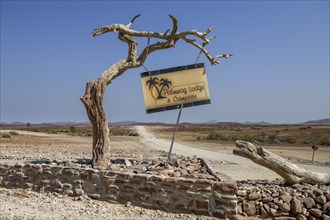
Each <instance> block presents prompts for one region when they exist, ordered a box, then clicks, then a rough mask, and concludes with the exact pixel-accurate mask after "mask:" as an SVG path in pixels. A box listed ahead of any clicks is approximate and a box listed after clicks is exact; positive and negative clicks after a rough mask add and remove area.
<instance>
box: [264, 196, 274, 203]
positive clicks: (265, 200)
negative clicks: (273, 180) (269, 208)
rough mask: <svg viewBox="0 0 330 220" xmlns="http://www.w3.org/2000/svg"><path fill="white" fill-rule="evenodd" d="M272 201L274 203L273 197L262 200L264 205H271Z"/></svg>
mask: <svg viewBox="0 0 330 220" xmlns="http://www.w3.org/2000/svg"><path fill="white" fill-rule="evenodd" d="M271 201H273V197H271V196H266V197H265V198H262V202H263V203H270V202H271Z"/></svg>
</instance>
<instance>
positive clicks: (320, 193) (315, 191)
mask: <svg viewBox="0 0 330 220" xmlns="http://www.w3.org/2000/svg"><path fill="white" fill-rule="evenodd" d="M313 194H314V195H315V196H319V195H323V191H322V190H321V189H314V190H313Z"/></svg>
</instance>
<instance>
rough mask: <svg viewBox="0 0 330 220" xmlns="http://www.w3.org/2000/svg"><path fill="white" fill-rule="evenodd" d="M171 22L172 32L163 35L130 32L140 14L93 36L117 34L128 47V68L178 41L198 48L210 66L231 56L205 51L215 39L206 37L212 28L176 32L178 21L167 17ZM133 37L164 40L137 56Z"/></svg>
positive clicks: (96, 32)
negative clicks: (124, 23)
mask: <svg viewBox="0 0 330 220" xmlns="http://www.w3.org/2000/svg"><path fill="white" fill-rule="evenodd" d="M169 16H170V18H171V20H172V30H171V29H168V30H166V31H165V32H164V33H159V32H152V31H149V32H147V31H137V30H132V29H131V26H132V24H133V23H134V21H135V20H136V19H137V18H138V17H140V14H138V15H136V16H134V17H133V19H132V20H131V21H130V23H128V24H127V25H123V24H112V25H108V26H104V27H100V28H96V29H94V31H93V36H94V37H95V36H99V35H102V34H105V33H107V32H113V33H117V32H118V33H119V34H118V38H119V39H120V40H121V41H124V42H126V43H127V44H128V46H129V54H128V57H127V61H129V62H132V66H131V67H130V68H135V67H139V66H141V65H142V63H143V62H145V60H146V58H147V56H148V55H149V54H150V53H152V52H154V51H157V50H162V49H168V48H170V47H174V45H175V44H176V42H177V41H178V40H180V39H181V40H184V41H185V42H187V43H189V44H191V45H193V46H194V47H196V48H198V49H199V50H200V51H201V52H202V53H203V54H204V55H205V56H206V57H207V59H208V60H209V61H210V62H211V64H218V63H219V59H220V58H229V57H230V56H232V55H233V54H220V55H217V56H214V57H213V56H211V54H210V53H209V52H208V51H207V50H206V49H205V46H206V45H208V44H210V42H211V40H212V39H214V38H216V36H213V37H208V35H209V33H210V32H211V31H212V30H213V27H210V28H208V29H207V30H206V31H205V32H199V31H197V30H188V31H184V32H177V30H178V20H177V18H176V17H174V16H172V15H169ZM134 37H146V38H149V39H150V38H155V39H160V40H164V41H163V42H157V43H154V44H152V45H150V46H147V47H146V48H144V49H143V50H142V53H141V54H140V55H139V56H138V54H137V50H135V49H136V47H137V43H136V41H135V40H134ZM197 39H199V40H201V41H202V44H199V43H197ZM133 48H134V49H133Z"/></svg>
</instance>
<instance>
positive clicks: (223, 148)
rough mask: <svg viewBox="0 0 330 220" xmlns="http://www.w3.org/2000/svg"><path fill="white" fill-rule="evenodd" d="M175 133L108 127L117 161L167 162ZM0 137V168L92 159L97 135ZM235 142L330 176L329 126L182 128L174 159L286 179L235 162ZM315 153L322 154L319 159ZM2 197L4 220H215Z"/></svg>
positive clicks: (74, 128) (39, 130)
mask: <svg viewBox="0 0 330 220" xmlns="http://www.w3.org/2000/svg"><path fill="white" fill-rule="evenodd" d="M173 130H174V125H166V124H152V125H146V124H140V125H113V126H110V136H111V143H112V146H111V158H112V159H116V158H135V159H137V160H144V159H148V158H155V157H158V158H166V157H167V155H168V154H167V153H168V151H169V147H170V142H171V138H172V135H173ZM0 132H1V135H0V160H1V163H5V164H15V163H22V162H25V161H37V160H40V161H42V160H48V161H54V160H56V161H70V160H77V159H90V158H91V157H92V149H91V148H92V128H91V126H89V125H2V126H1V130H0ZM237 139H241V140H246V141H250V142H254V143H257V144H258V145H260V146H262V147H264V148H266V149H267V150H270V151H271V152H273V153H276V154H278V155H280V156H282V157H284V158H286V159H288V160H290V161H291V162H293V163H296V164H297V165H299V166H303V167H306V168H309V169H311V170H315V171H318V172H330V126H329V125H243V124H236V123H229V124H212V125H211V124H210V125H195V124H181V125H180V126H179V128H178V132H177V136H176V141H175V143H174V146H173V154H172V156H175V155H185V156H190V157H198V158H203V159H206V160H208V161H209V162H210V164H212V166H213V168H214V169H215V170H217V172H219V173H222V174H224V175H227V176H230V177H231V178H233V179H235V180H248V179H252V180H253V179H268V180H275V179H278V178H281V177H280V176H278V175H277V174H276V173H274V172H272V171H270V170H268V169H266V168H263V167H261V166H259V165H256V164H254V163H253V162H251V161H249V160H247V159H245V158H242V157H238V156H235V155H233V154H232V151H233V149H235V140H237ZM313 146H314V148H315V146H316V148H317V150H315V151H314V156H313V149H312V147H313ZM312 160H313V161H312ZM0 195H1V196H0V211H1V214H0V219H58V218H60V219H74V218H75V216H77V215H79V216H81V219H100V218H107V219H213V218H212V217H207V216H197V215H194V214H173V213H166V212H162V211H159V210H157V211H155V210H148V209H143V208H140V207H133V206H131V205H130V204H126V205H120V204H108V203H107V202H101V201H94V200H90V199H88V198H85V199H81V200H79V201H73V200H72V198H69V197H56V196H54V195H51V194H38V193H34V192H31V191H24V190H19V189H16V190H8V189H5V188H0ZM58 210H61V212H58Z"/></svg>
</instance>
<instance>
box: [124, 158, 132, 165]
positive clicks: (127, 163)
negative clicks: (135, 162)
mask: <svg viewBox="0 0 330 220" xmlns="http://www.w3.org/2000/svg"><path fill="white" fill-rule="evenodd" d="M125 166H126V167H131V166H132V163H131V161H129V160H127V159H126V160H125Z"/></svg>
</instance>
